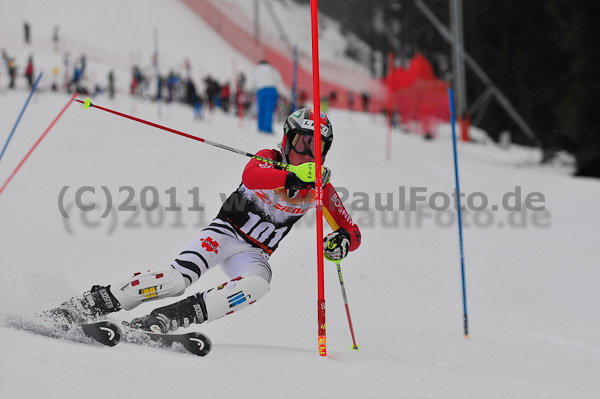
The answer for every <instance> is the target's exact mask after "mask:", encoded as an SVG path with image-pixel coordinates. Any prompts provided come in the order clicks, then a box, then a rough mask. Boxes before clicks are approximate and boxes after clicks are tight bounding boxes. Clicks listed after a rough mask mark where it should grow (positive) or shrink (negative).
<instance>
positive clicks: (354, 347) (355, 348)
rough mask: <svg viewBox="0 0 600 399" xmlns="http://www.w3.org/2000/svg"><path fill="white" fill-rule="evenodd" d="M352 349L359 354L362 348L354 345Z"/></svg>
mask: <svg viewBox="0 0 600 399" xmlns="http://www.w3.org/2000/svg"><path fill="white" fill-rule="evenodd" d="M352 349H353V350H355V351H357V352H358V350H359V349H360V346H358V345H353V346H352Z"/></svg>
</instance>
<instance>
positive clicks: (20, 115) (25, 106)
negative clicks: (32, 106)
mask: <svg viewBox="0 0 600 399" xmlns="http://www.w3.org/2000/svg"><path fill="white" fill-rule="evenodd" d="M42 73H43V72H40V74H39V76H38V77H37V79H36V80H35V83H34V84H33V87H32V88H31V92H30V93H29V97H27V101H25V105H23V109H22V110H21V113H20V114H19V117H18V118H17V121H16V122H15V126H13V128H12V130H11V131H10V134H9V135H8V139H6V143H5V144H4V147H3V148H2V152H0V160H1V159H2V157H3V156H4V152H5V151H6V148H7V147H8V143H10V139H12V136H13V134H14V133H15V130H17V126H18V125H19V122H20V121H21V117H22V116H23V114H24V113H25V109H26V108H27V105H29V100H31V97H32V96H33V93H34V92H35V89H36V88H37V85H38V83H39V81H40V79H41V78H42Z"/></svg>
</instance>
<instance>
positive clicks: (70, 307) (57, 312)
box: [43, 285, 121, 327]
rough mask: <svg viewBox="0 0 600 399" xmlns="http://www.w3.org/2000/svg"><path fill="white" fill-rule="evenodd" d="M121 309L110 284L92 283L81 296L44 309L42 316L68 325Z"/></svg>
mask: <svg viewBox="0 0 600 399" xmlns="http://www.w3.org/2000/svg"><path fill="white" fill-rule="evenodd" d="M118 310H121V305H120V304H119V301H117V299H116V298H115V297H114V295H113V294H112V293H111V292H110V285H109V286H107V287H102V286H100V285H94V286H93V287H92V289H91V290H90V291H86V292H84V293H83V296H82V297H74V298H71V299H69V300H68V301H66V302H64V303H62V304H61V305H60V306H59V307H57V308H55V309H51V310H48V311H45V312H44V313H43V316H44V317H45V318H46V319H49V321H51V322H53V323H54V324H57V325H60V326H67V327H68V326H69V325H72V324H81V323H89V322H91V321H93V320H96V319H98V318H99V317H102V316H104V315H107V314H109V313H112V312H116V311H118Z"/></svg>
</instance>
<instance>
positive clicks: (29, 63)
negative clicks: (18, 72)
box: [25, 55, 33, 89]
mask: <svg viewBox="0 0 600 399" xmlns="http://www.w3.org/2000/svg"><path fill="white" fill-rule="evenodd" d="M25 78H27V83H28V84H29V88H30V89H31V88H32V87H33V56H31V55H30V56H29V60H28V61H27V67H25Z"/></svg>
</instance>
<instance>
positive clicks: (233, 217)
mask: <svg viewBox="0 0 600 399" xmlns="http://www.w3.org/2000/svg"><path fill="white" fill-rule="evenodd" d="M321 118H322V124H321V138H322V142H321V143H322V144H321V147H322V159H323V161H324V160H325V156H326V155H327V152H328V151H329V149H330V148H331V143H332V141H333V131H332V125H331V122H330V121H329V119H327V117H326V116H325V114H323V113H321ZM283 130H284V135H283V140H282V142H281V143H280V144H279V150H274V149H271V150H269V149H265V150H261V151H259V152H258V153H257V155H258V156H260V157H263V158H267V159H270V160H273V161H277V162H283V163H286V164H289V165H297V166H298V168H297V169H296V171H297V173H295V172H288V171H286V170H283V169H282V168H280V167H278V166H275V165H274V164H272V163H269V162H266V161H263V160H258V159H252V160H251V161H250V162H249V163H248V164H247V165H246V167H245V169H244V172H243V175H242V183H241V184H240V186H239V187H238V189H237V190H236V191H234V192H233V193H232V194H231V195H230V196H229V198H228V199H227V200H226V201H225V202H224V204H223V206H222V207H221V210H220V211H219V214H218V215H217V217H216V218H215V219H214V220H213V222H212V223H211V224H210V225H209V226H208V227H206V228H205V229H204V230H202V231H201V232H200V233H199V234H198V236H196V238H194V240H193V241H192V242H191V243H190V244H188V246H187V247H186V248H184V250H183V251H182V252H181V253H180V254H179V255H178V256H177V257H176V258H175V260H174V261H173V262H172V263H171V265H170V267H169V268H167V269H164V270H159V271H154V272H152V271H148V272H146V273H135V274H134V276H133V277H132V278H131V279H130V280H127V281H124V282H122V283H119V284H111V285H107V286H99V285H95V286H93V287H92V289H91V290H90V291H89V292H86V293H84V295H83V298H73V299H71V300H70V301H67V302H65V303H63V304H62V305H61V306H60V307H58V308H56V309H54V310H52V311H50V312H48V313H50V316H51V317H54V318H55V319H57V320H61V321H67V322H85V321H90V320H92V319H94V318H97V317H99V316H102V315H106V314H108V313H111V312H115V311H118V310H121V309H125V310H131V309H133V308H135V307H136V306H138V305H140V304H141V303H142V302H146V301H149V300H155V299H162V298H168V297H173V296H179V295H182V294H183V293H184V291H185V290H186V288H188V287H189V286H190V285H192V284H193V283H195V282H196V281H198V279H199V278H200V277H202V276H203V275H205V274H206V272H208V271H209V270H210V269H212V268H213V267H215V266H216V265H220V267H221V270H223V272H224V273H225V274H226V275H227V276H228V277H229V278H230V279H231V280H230V281H228V282H226V283H224V284H222V285H220V286H218V287H215V288H212V289H209V290H208V291H205V292H201V293H198V294H195V295H192V296H189V297H187V298H186V299H183V300H181V301H179V302H176V303H173V304H171V305H167V306H164V307H160V308H157V309H154V310H153V311H152V312H151V313H150V314H149V315H146V316H143V317H140V318H136V319H134V320H133V321H132V322H131V323H130V324H131V326H132V327H134V328H139V329H143V330H146V331H154V332H161V333H167V332H171V331H174V330H176V329H177V328H179V327H187V326H188V325H189V324H192V323H196V324H200V323H204V322H211V321H213V320H216V319H219V318H221V317H223V316H225V315H228V314H230V313H233V312H237V311H239V310H241V309H244V308H245V307H247V306H249V305H250V304H253V303H254V302H256V301H257V300H258V299H260V298H261V297H263V296H264V295H265V294H266V293H267V292H268V291H269V283H270V281H271V266H270V264H269V257H270V255H271V254H272V253H273V252H274V251H275V250H276V249H277V246H278V245H279V243H280V242H281V240H282V239H283V238H284V237H285V236H286V235H287V234H288V233H289V231H290V229H291V227H292V225H293V224H294V223H295V222H297V221H298V220H299V219H300V218H301V217H302V216H304V215H305V214H306V213H307V212H308V210H309V209H310V208H311V207H312V206H313V205H314V190H312V189H313V188H314V184H315V183H314V182H315V178H314V163H313V162H314V142H313V139H314V136H313V112H312V110H310V109H307V108H304V109H300V110H298V111H296V112H294V113H293V114H292V115H290V116H289V117H288V118H287V120H286V121H285V122H284V126H283ZM311 168H312V173H310V174H312V177H311V176H309V173H305V172H306V170H307V169H308V170H310V169H311ZM324 169H325V172H324V173H323V185H324V190H323V214H324V216H325V218H326V220H327V221H328V223H329V225H330V226H331V227H332V229H333V230H334V231H333V232H331V233H329V234H328V235H327V236H326V237H325V240H324V252H325V253H324V255H325V256H326V257H327V258H328V259H330V260H338V259H343V258H344V257H346V255H348V252H349V251H353V250H355V249H357V248H358V246H359V245H360V241H361V234H360V231H359V229H358V226H356V224H354V222H353V221H352V218H351V217H350V215H349V214H348V212H347V211H346V209H345V208H344V205H343V204H342V202H341V200H340V198H339V196H338V194H337V192H336V191H335V189H334V188H333V186H332V185H331V184H330V183H329V177H330V176H331V173H330V171H329V169H327V168H324Z"/></svg>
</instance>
